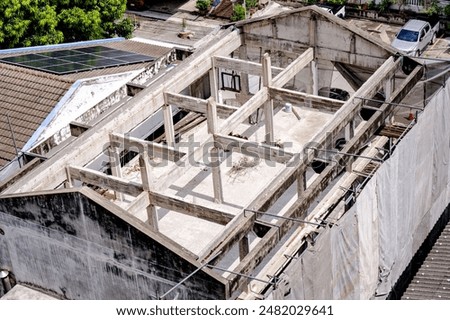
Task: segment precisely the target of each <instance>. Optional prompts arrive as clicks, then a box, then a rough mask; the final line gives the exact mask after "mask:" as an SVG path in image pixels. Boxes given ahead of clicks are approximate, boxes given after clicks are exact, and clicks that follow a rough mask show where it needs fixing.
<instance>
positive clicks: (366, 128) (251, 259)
mask: <svg viewBox="0 0 450 320" xmlns="http://www.w3.org/2000/svg"><path fill="white" fill-rule="evenodd" d="M422 75H423V68H422V67H421V66H418V67H416V68H415V70H414V71H413V72H412V73H411V74H410V75H409V76H408V77H407V78H406V79H405V81H404V82H403V83H402V85H401V86H400V87H399V88H398V89H397V90H396V91H395V92H394V93H392V95H391V98H390V101H389V102H392V103H398V102H400V101H401V100H403V98H404V97H405V96H406V95H407V94H408V92H409V91H410V90H411V89H412V88H413V87H414V86H415V85H416V83H417V82H418V81H419V80H420V79H421V77H422ZM385 78H386V77H383V78H382V79H378V81H379V82H381V83H378V86H382V85H384V83H383V81H384V79H385ZM380 109H381V110H382V112H377V113H376V114H375V115H374V116H372V118H371V119H369V121H367V122H366V123H365V124H364V125H363V126H362V128H360V130H358V132H357V133H356V134H355V136H354V137H353V138H352V140H350V141H349V142H347V144H346V145H345V147H344V148H343V149H342V152H343V153H350V154H351V153H355V152H357V150H358V149H359V148H360V147H361V145H362V144H363V143H365V142H366V141H367V139H368V138H369V137H371V136H372V135H373V134H374V133H375V131H376V130H377V129H378V128H379V127H380V126H381V124H382V123H384V121H385V119H386V118H387V117H388V116H389V114H390V112H391V111H392V109H393V105H392V104H389V103H385V104H383V105H382V106H381V108H380ZM347 158H349V156H345V155H341V160H342V161H333V162H331V163H330V164H329V165H328V166H327V167H326V169H325V170H324V171H323V172H322V173H321V174H320V175H319V177H317V178H316V179H315V180H314V182H313V183H312V185H311V186H309V187H308V189H307V190H306V191H305V192H304V194H303V195H302V197H301V198H299V199H298V200H297V201H296V202H295V203H294V204H293V205H292V206H291V207H290V208H289V209H288V210H287V211H286V212H285V213H284V214H283V217H285V218H295V217H302V218H303V217H304V215H305V214H306V212H307V210H308V208H309V206H310V205H311V203H312V202H313V201H315V199H316V197H317V195H318V194H319V193H320V192H321V191H323V190H324V189H325V188H326V186H327V185H328V183H329V181H330V180H331V179H332V178H333V177H334V175H335V174H337V172H339V171H340V170H341V169H342V164H343V163H345V160H346V159H347ZM293 223H294V222H293V221H292V220H287V219H280V220H278V222H277V223H276V225H277V227H275V228H272V230H270V231H269V232H268V233H267V234H266V235H265V236H264V237H263V239H261V241H260V242H259V243H258V244H257V245H256V246H255V247H254V248H253V250H252V251H251V252H250V253H249V254H248V255H247V256H246V257H245V259H244V260H243V261H241V263H240V264H239V265H238V266H237V267H236V268H235V269H234V272H237V273H243V274H245V273H246V272H249V271H250V270H254V268H255V267H256V266H258V264H259V263H260V262H261V261H262V259H263V258H264V257H265V256H266V255H267V254H268V253H269V252H270V251H271V250H272V249H273V248H274V247H275V246H276V244H277V241H278V240H279V239H280V238H282V237H283V236H284V235H285V234H286V233H287V232H288V231H289V230H290V228H291V227H292V225H293ZM228 279H229V280H230V282H231V283H230V288H231V290H236V289H237V288H239V287H240V286H241V285H242V284H244V283H245V281H246V280H245V279H240V277H239V276H237V275H235V274H233V275H230V276H229V277H228Z"/></svg>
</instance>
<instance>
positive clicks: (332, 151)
mask: <svg viewBox="0 0 450 320" xmlns="http://www.w3.org/2000/svg"><path fill="white" fill-rule="evenodd" d="M305 149H312V150H315V151H319V152H331V153H336V154H342V155H344V156H351V157H358V158H362V159H367V160H372V161H378V162H383V161H384V160H382V159H379V158H374V157H367V156H363V155H359V154H354V153H346V152H341V151H336V150H330V149H318V148H314V147H305Z"/></svg>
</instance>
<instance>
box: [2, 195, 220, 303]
mask: <svg viewBox="0 0 450 320" xmlns="http://www.w3.org/2000/svg"><path fill="white" fill-rule="evenodd" d="M85 193H86V194H89V193H92V191H89V192H88V191H84V190H81V191H80V192H52V193H49V194H45V195H24V196H16V197H10V198H2V199H0V229H1V230H2V231H1V232H0V268H3V269H8V270H10V271H11V272H12V273H13V274H14V276H15V278H16V280H17V282H18V283H23V284H27V285H30V286H34V287H39V288H42V289H45V290H47V291H48V292H51V293H53V294H57V295H60V296H62V297H64V298H67V299H156V298H158V297H160V296H161V295H163V294H164V293H166V292H167V291H168V290H169V289H171V288H172V287H173V286H175V285H176V284H177V283H178V282H180V281H181V280H182V279H184V278H185V277H186V276H188V275H189V274H190V273H192V272H193V271H195V270H196V269H197V267H198V266H196V265H194V263H195V260H194V257H190V256H187V254H185V253H184V252H182V249H181V248H179V247H177V246H176V244H174V243H172V242H171V241H170V240H168V239H165V238H164V237H163V236H160V235H158V234H152V233H151V232H150V231H148V230H147V227H146V225H144V224H142V223H140V222H138V221H137V220H136V221H135V220H134V218H133V217H131V216H130V217H127V213H124V212H122V211H121V212H116V213H113V212H111V210H110V208H108V209H106V208H105V207H104V206H102V205H100V204H99V203H98V201H97V200H95V201H94V200H92V197H91V196H87V195H86V194H85ZM94 198H95V196H94ZM169 247H173V248H169ZM183 255H185V256H184V257H183ZM188 260H190V261H188ZM225 287H226V285H225V284H224V282H221V281H220V277H216V276H214V275H210V274H208V272H207V271H199V272H197V273H195V275H194V276H192V277H191V278H190V279H189V280H187V281H186V282H185V283H184V284H183V285H181V286H180V287H179V288H178V289H176V290H175V291H174V292H173V293H171V294H170V295H169V296H167V297H166V298H168V299H172V298H174V297H177V298H178V299H224V298H226V296H225V292H226V288H225Z"/></svg>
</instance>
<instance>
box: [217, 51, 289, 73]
mask: <svg viewBox="0 0 450 320" xmlns="http://www.w3.org/2000/svg"><path fill="white" fill-rule="evenodd" d="M214 62H215V66H216V67H217V68H223V69H231V70H234V71H237V72H242V73H245V74H251V75H255V76H260V77H261V76H262V75H263V71H262V68H263V67H262V64H261V63H256V62H251V61H246V60H240V59H234V58H228V57H221V56H216V57H214ZM271 69H272V73H273V74H275V75H277V74H279V73H280V72H281V71H283V70H284V69H283V68H278V67H272V68H271Z"/></svg>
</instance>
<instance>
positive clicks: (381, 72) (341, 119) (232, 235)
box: [202, 58, 401, 263]
mask: <svg viewBox="0 0 450 320" xmlns="http://www.w3.org/2000/svg"><path fill="white" fill-rule="evenodd" d="M400 63H401V61H400V59H398V60H397V61H394V59H393V58H390V59H388V60H387V61H386V62H385V63H384V64H383V66H382V67H380V69H378V70H377V71H376V72H375V73H374V75H373V76H372V77H371V78H370V79H369V80H368V81H366V82H365V84H364V85H363V86H362V87H361V88H360V89H359V90H358V91H357V92H356V93H355V94H354V96H373V95H375V94H376V92H377V91H378V90H379V89H380V88H381V87H382V85H383V82H382V80H383V79H386V78H387V77H390V76H391V75H392V74H393V73H395V71H396V70H398V68H399V67H400ZM361 104H362V101H361V100H360V99H350V100H349V101H347V102H346V103H345V104H344V106H343V107H342V108H341V109H340V110H339V111H338V112H336V114H335V115H334V117H333V119H332V120H331V121H329V122H328V123H327V124H326V125H325V126H324V127H323V129H322V130H321V131H320V132H319V133H317V134H316V135H315V136H314V137H313V138H312V139H311V141H317V142H318V143H319V144H322V143H324V142H325V139H326V138H327V136H328V135H329V133H331V134H334V135H335V134H336V133H337V132H340V130H342V129H343V128H344V127H345V125H347V123H348V122H350V121H351V120H352V119H353V118H354V116H355V115H356V114H357V113H358V112H359V108H360V107H361ZM309 159H313V152H312V150H310V152H307V156H305V155H304V154H301V153H298V154H296V155H294V157H293V158H292V159H291V160H290V162H289V165H287V166H286V168H285V169H284V170H283V171H282V172H281V173H280V174H279V175H278V176H277V178H276V179H275V180H274V181H272V182H271V183H269V184H268V186H267V187H265V188H264V190H263V191H262V192H261V193H260V194H259V196H258V197H256V199H255V200H254V201H252V203H251V204H250V205H249V206H248V207H247V208H248V209H251V210H258V211H265V210H267V209H268V208H270V206H272V204H273V203H275V202H276V201H277V200H278V199H279V197H280V196H281V195H282V194H283V193H284V192H285V191H286V190H287V189H288V188H289V187H290V186H291V185H292V184H293V183H294V182H296V180H297V179H298V176H299V175H300V174H302V173H303V172H305V171H306V169H307V165H308V163H309V162H308V161H311V160H309ZM304 194H306V191H305V193H304ZM239 217H240V218H239V221H240V223H241V226H235V229H229V230H228V231H227V232H228V234H225V233H222V235H220V236H218V237H217V238H216V239H217V242H216V243H215V244H214V245H212V246H210V248H209V249H208V250H206V251H205V255H204V256H203V257H202V258H203V259H207V258H208V257H210V256H212V255H214V254H217V253H218V252H222V254H223V253H225V252H227V251H228V250H229V249H230V248H231V247H233V245H234V244H235V243H236V242H237V241H239V240H240V239H241V238H242V237H243V236H245V235H247V234H248V232H250V230H251V228H252V225H253V224H252V223H249V222H250V221H255V220H256V214H254V213H250V212H246V213H244V212H243V213H241V214H240V215H239ZM236 220H238V218H236ZM271 240H272V241H274V238H272V239H271ZM275 242H276V241H275ZM275 242H272V243H275ZM257 263H259V261H258V262H257Z"/></svg>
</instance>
